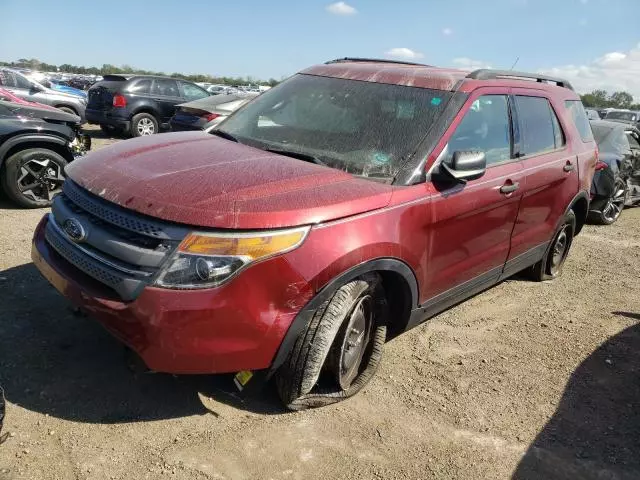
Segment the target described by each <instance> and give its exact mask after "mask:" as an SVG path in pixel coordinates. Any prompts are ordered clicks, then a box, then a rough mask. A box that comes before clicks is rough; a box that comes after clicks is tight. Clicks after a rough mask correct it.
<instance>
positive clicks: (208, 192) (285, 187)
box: [66, 132, 393, 229]
mask: <svg viewBox="0 0 640 480" xmlns="http://www.w3.org/2000/svg"><path fill="white" fill-rule="evenodd" d="M66 172H67V175H68V176H69V177H70V178H71V179H72V180H73V181H74V182H76V183H77V184H79V185H81V186H82V187H84V188H85V189H87V190H89V191H90V192H92V193H94V194H95V195H98V196H100V197H102V198H103V199H105V200H107V201H109V202H113V203H116V204H118V205H121V206H122V207H125V208H128V209H131V210H135V211H137V212H139V213H142V214H145V215H150V216H153V217H156V218H161V219H164V220H170V221H175V222H180V223H184V224H188V225H193V226H202V227H212V228H237V229H258V228H280V227H291V226H297V225H306V224H314V223H321V222H325V221H328V220H332V219H337V218H342V217H347V216H350V215H354V214H358V213H363V212H366V211H370V210H374V209H377V208H381V207H384V206H386V205H387V204H388V203H389V200H390V198H391V190H392V188H393V187H391V186H389V185H385V184H381V183H376V182H372V181H368V180H364V179H360V178H356V177H353V176H352V175H349V174H347V173H344V172H342V171H339V170H335V169H331V168H328V167H323V166H320V165H315V164H312V163H308V162H304V161H301V160H297V159H294V158H290V157H286V156H282V155H277V154H273V153H268V152H265V151H263V150H259V149H256V148H252V147H249V146H246V145H242V144H238V143H235V142H231V141H228V140H225V139H221V138H219V137H215V136H212V135H209V134H206V133H203V132H184V133H166V134H160V135H153V136H149V137H141V138H137V139H132V140H126V141H123V142H119V143H117V144H115V145H112V146H110V147H106V148H103V149H101V150H97V151H93V152H91V153H90V154H88V155H87V156H85V157H84V158H82V159H79V160H76V161H74V162H73V163H71V164H70V165H69V166H68V167H67V169H66Z"/></svg>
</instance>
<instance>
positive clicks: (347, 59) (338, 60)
mask: <svg viewBox="0 0 640 480" xmlns="http://www.w3.org/2000/svg"><path fill="white" fill-rule="evenodd" d="M343 62H375V63H395V64H398V65H414V66H416V67H430V66H431V65H425V64H424V63H414V62H403V61H401V60H387V59H384V58H359V57H344V58H336V59H335V60H329V61H328V62H324V64H325V65H330V64H332V63H343Z"/></svg>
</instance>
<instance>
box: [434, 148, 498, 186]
mask: <svg viewBox="0 0 640 480" xmlns="http://www.w3.org/2000/svg"><path fill="white" fill-rule="evenodd" d="M440 168H441V169H442V172H443V173H444V174H445V175H447V176H449V177H451V178H452V179H453V180H456V181H458V182H461V183H466V182H467V181H469V180H476V179H477V178H480V177H482V176H483V175H484V173H485V171H486V170H487V157H486V156H485V154H484V152H473V151H472V152H463V151H458V152H453V159H452V161H451V164H450V165H447V164H446V163H445V162H442V163H441V164H440Z"/></svg>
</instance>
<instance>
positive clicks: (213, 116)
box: [202, 113, 220, 122]
mask: <svg viewBox="0 0 640 480" xmlns="http://www.w3.org/2000/svg"><path fill="white" fill-rule="evenodd" d="M219 116H220V114H219V113H205V114H204V115H202V118H204V119H205V120H206V121H207V122H210V121H211V120H215V119H216V118H218V117H219Z"/></svg>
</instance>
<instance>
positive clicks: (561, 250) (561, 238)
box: [549, 225, 571, 276]
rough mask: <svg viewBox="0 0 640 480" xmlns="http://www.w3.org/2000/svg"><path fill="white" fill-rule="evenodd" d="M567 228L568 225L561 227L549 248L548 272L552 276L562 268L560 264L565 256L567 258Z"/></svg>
mask: <svg viewBox="0 0 640 480" xmlns="http://www.w3.org/2000/svg"><path fill="white" fill-rule="evenodd" d="M569 228H571V226H570V225H565V226H564V227H562V230H560V232H559V233H558V235H557V236H556V240H555V242H554V243H553V247H552V250H551V265H550V269H549V270H550V272H549V273H551V275H552V276H555V275H557V274H558V272H559V271H560V270H561V269H562V264H563V263H564V260H565V258H567V253H569V241H570V238H571V237H570V236H569Z"/></svg>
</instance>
